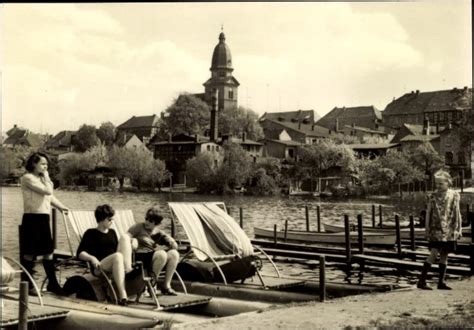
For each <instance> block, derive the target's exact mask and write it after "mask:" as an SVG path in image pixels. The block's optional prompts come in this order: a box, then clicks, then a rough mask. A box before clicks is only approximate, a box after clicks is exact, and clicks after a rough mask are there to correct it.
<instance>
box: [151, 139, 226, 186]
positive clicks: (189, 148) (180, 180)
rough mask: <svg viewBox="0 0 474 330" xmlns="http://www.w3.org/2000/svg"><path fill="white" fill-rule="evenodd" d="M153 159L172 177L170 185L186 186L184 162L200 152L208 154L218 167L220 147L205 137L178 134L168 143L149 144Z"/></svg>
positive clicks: (154, 142) (155, 142) (156, 142)
mask: <svg viewBox="0 0 474 330" xmlns="http://www.w3.org/2000/svg"><path fill="white" fill-rule="evenodd" d="M150 145H151V147H152V151H153V155H154V157H155V158H157V159H160V160H162V161H164V162H165V164H166V168H167V169H168V171H170V173H171V176H172V184H174V185H186V161H187V160H189V159H191V158H193V157H196V156H198V155H199V154H201V153H202V152H210V153H211V154H213V156H214V159H215V165H216V166H217V165H218V156H219V152H220V149H221V146H220V145H218V144H217V143H216V141H211V140H210V139H209V137H206V136H200V135H195V136H190V135H187V134H179V135H176V136H173V137H170V138H169V139H168V141H152V142H151V143H150Z"/></svg>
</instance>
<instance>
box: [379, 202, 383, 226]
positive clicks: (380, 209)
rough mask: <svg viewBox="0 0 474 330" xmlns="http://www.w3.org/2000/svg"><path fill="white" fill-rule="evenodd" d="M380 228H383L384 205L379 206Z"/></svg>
mask: <svg viewBox="0 0 474 330" xmlns="http://www.w3.org/2000/svg"><path fill="white" fill-rule="evenodd" d="M379 227H380V228H382V227H383V216H382V205H380V204H379Z"/></svg>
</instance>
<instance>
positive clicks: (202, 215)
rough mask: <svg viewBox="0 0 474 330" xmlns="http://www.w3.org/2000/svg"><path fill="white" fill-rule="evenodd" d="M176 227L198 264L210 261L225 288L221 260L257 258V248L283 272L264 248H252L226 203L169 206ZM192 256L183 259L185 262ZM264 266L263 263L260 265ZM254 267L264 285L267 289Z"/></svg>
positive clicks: (174, 204)
mask: <svg viewBox="0 0 474 330" xmlns="http://www.w3.org/2000/svg"><path fill="white" fill-rule="evenodd" d="M168 205H169V208H170V210H171V214H172V220H173V223H174V224H175V225H177V224H180V225H181V226H182V227H183V229H184V232H185V233H186V236H187V237H188V239H189V241H190V249H191V252H192V253H193V255H194V256H195V257H196V259H197V260H199V261H202V262H203V261H211V262H212V263H213V264H214V265H215V267H216V269H217V270H218V272H219V273H220V276H221V277H222V280H223V282H224V284H225V285H227V280H226V276H225V275H224V272H223V271H222V265H219V263H218V261H222V260H232V259H235V258H246V257H251V256H256V254H255V251H254V249H256V250H258V251H260V252H261V253H262V254H264V256H265V257H266V258H268V260H269V261H270V263H271V264H272V266H273V267H274V269H275V270H276V272H277V275H278V277H280V273H279V272H278V269H277V268H276V266H275V264H274V263H273V261H272V260H271V259H270V258H269V257H268V255H266V253H265V252H263V251H262V250H261V249H259V248H257V247H254V246H252V244H251V242H250V239H249V238H248V237H247V235H246V234H245V232H244V231H243V230H242V228H240V227H239V225H238V224H237V223H236V221H235V220H234V219H233V218H232V217H231V216H230V215H228V214H227V212H226V209H225V205H224V203H220V202H210V203H182V202H181V203H168ZM188 256H189V254H186V255H185V256H183V257H182V260H181V261H183V260H184V259H185V258H187V257H188ZM259 266H261V264H260V265H259ZM258 268H259V267H256V268H255V271H256V274H257V275H258V277H259V279H260V281H261V282H262V285H263V286H265V283H264V282H263V279H262V277H261V275H260V273H259V269H258Z"/></svg>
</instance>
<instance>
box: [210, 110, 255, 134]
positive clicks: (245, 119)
mask: <svg viewBox="0 0 474 330" xmlns="http://www.w3.org/2000/svg"><path fill="white" fill-rule="evenodd" d="M218 118H219V119H218V127H219V132H220V133H222V134H232V135H234V136H241V135H242V133H246V134H247V137H248V138H249V139H251V140H254V141H256V140H259V139H261V138H263V130H262V127H261V126H260V124H259V123H258V115H257V114H256V113H255V112H254V111H253V110H251V109H246V108H244V107H238V108H224V110H222V111H220V112H219V117H218Z"/></svg>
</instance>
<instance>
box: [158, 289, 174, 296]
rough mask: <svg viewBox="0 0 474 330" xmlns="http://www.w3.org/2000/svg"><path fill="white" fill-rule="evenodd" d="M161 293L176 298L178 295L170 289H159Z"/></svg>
mask: <svg viewBox="0 0 474 330" xmlns="http://www.w3.org/2000/svg"><path fill="white" fill-rule="evenodd" d="M161 293H162V294H163V295H165V296H177V295H178V293H177V292H176V291H174V290H173V289H172V288H161Z"/></svg>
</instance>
